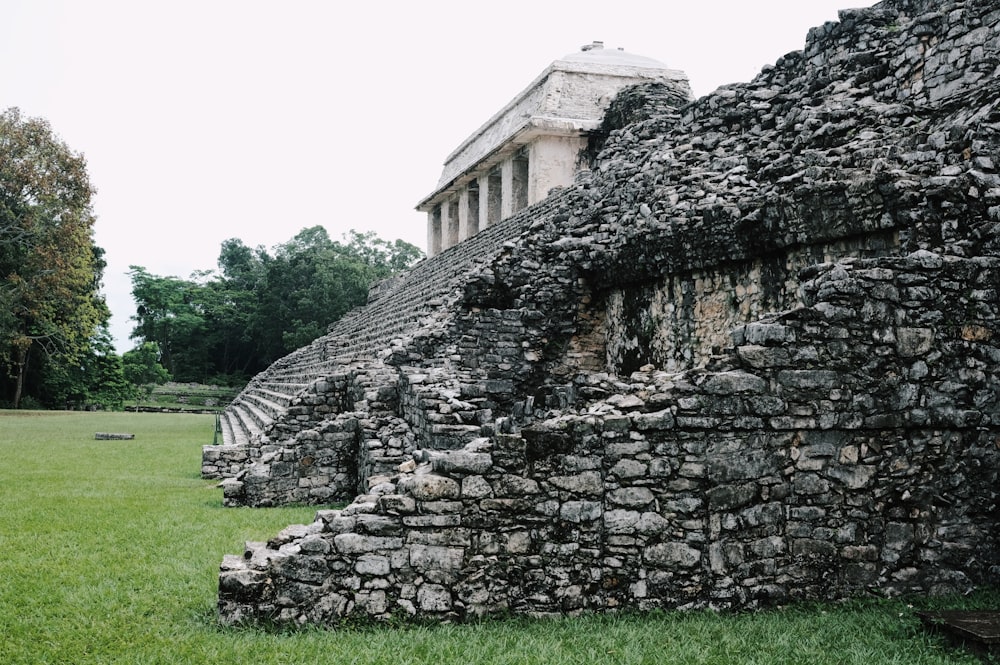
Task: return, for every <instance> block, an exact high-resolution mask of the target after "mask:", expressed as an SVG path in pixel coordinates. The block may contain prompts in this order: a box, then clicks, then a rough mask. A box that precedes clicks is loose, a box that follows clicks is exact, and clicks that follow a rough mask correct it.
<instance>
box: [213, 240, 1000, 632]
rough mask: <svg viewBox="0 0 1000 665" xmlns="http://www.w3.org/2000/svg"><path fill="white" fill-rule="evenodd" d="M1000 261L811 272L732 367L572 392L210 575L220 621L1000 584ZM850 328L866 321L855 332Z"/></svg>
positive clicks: (609, 382) (860, 264)
mask: <svg viewBox="0 0 1000 665" xmlns="http://www.w3.org/2000/svg"><path fill="white" fill-rule="evenodd" d="M998 288H1000V259H974V260H964V259H954V258H949V259H946V258H943V257H941V256H938V255H935V254H931V253H926V252H924V253H918V254H915V255H913V256H910V257H906V258H894V259H881V260H868V261H855V262H849V263H841V264H829V265H825V266H819V267H817V268H815V269H813V270H812V274H811V279H810V281H809V282H808V284H807V285H806V297H807V299H808V300H809V301H810V302H811V303H812V304H811V306H810V307H808V308H803V309H799V310H796V311H795V312H791V313H787V314H784V315H781V316H779V317H775V318H773V319H769V320H764V321H761V322H757V323H752V324H748V325H747V326H744V327H742V328H740V329H739V330H737V331H736V333H735V334H734V344H735V354H734V357H733V358H732V359H731V360H732V366H731V367H729V368H727V369H723V370H719V371H705V370H693V371H689V372H684V373H679V374H677V373H667V372H662V371H655V370H649V371H645V372H638V373H635V374H633V375H632V376H630V377H629V378H628V379H627V383H626V382H623V381H621V382H620V381H616V380H615V379H613V378H612V377H609V376H607V375H605V376H604V377H603V378H602V377H598V376H595V375H591V376H590V377H588V378H581V380H582V381H588V382H590V383H592V384H593V385H594V386H595V387H600V388H603V389H604V390H606V391H607V393H608V394H610V395H611V396H610V397H608V398H606V399H601V400H597V401H589V400H583V401H581V402H580V403H578V404H577V405H575V407H573V408H570V409H566V410H563V412H561V413H560V414H559V415H558V416H555V417H553V418H551V419H549V420H546V421H544V422H539V423H536V424H535V425H533V426H531V427H527V428H525V429H523V430H522V431H521V432H520V433H519V434H498V435H495V436H494V437H492V438H490V439H485V438H484V439H479V440H476V441H473V442H471V443H470V444H469V445H467V446H466V447H465V448H463V449H461V450H455V451H436V452H435V451H425V452H418V453H417V454H416V455H415V459H416V461H417V462H418V463H420V465H419V466H416V468H413V467H411V470H409V471H406V472H402V473H397V474H396V475H394V476H393V477H392V478H387V479H385V481H384V482H383V483H381V484H380V485H379V486H378V487H377V488H376V489H375V490H374V491H373V492H372V493H371V494H369V495H365V496H360V497H358V498H357V499H356V500H355V502H354V503H353V504H351V505H350V506H348V507H347V508H345V509H343V510H338V511H330V510H323V511H319V512H318V513H317V520H316V522H314V523H313V524H311V525H305V526H300V527H292V528H290V529H288V530H286V531H285V532H284V533H283V534H282V535H280V536H278V537H277V538H275V539H274V540H272V541H271V542H270V543H269V544H266V545H265V544H254V545H251V546H250V548H249V549H248V551H247V554H246V556H245V557H230V558H227V560H226V562H225V563H224V566H223V572H222V576H221V578H220V589H221V595H220V608H221V611H222V616H223V617H224V619H225V620H227V621H238V620H243V619H250V618H254V619H268V620H271V619H275V620H278V621H289V622H299V621H303V620H305V621H313V622H321V623H327V624H336V623H338V622H340V621H342V620H345V619H347V618H350V617H366V618H367V617H376V618H389V617H390V616H391V615H393V614H397V613H398V614H402V615H404V616H405V615H417V614H419V615H420V616H425V617H426V616H437V617H441V618H463V617H467V616H478V615H482V614H486V613H493V612H499V611H507V610H511V611H515V612H527V613H533V614H539V613H541V614H545V613H557V612H572V611H576V610H584V609H586V610H606V609H613V608H626V607H627V608H640V609H648V608H652V607H704V606H711V607H753V606H756V605H758V604H760V603H768V602H786V601H788V600H792V599H796V598H838V597H843V596H847V595H853V594H856V593H860V592H866V591H869V590H877V591H878V592H879V593H889V594H894V593H904V592H933V593H938V592H954V591H961V590H966V589H968V588H970V587H971V586H972V585H975V584H981V583H987V582H991V581H992V582H994V583H995V582H996V581H997V579H998V576H1000V540H998V537H1000V530H998V529H997V526H998V525H997V515H998V514H1000V513H998V511H997V505H996V502H997V491H996V487H997V481H998V480H1000V478H998V469H1000V463H998V462H1000V406H998V404H1000V402H998V397H1000V379H998V378H997V377H996V375H995V374H994V373H993V372H991V371H988V370H989V368H991V367H992V366H994V364H995V362H996V360H997V359H998V358H1000V346H998V342H1000V337H998V333H997V331H998V321H997V310H996V307H995V301H996V298H997V289H998ZM862 313H864V314H865V316H862Z"/></svg>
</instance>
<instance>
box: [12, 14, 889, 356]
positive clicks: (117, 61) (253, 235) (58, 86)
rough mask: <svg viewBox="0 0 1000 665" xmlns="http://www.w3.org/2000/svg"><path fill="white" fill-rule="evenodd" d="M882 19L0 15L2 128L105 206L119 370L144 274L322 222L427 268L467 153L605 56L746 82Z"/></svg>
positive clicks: (695, 77) (208, 261)
mask: <svg viewBox="0 0 1000 665" xmlns="http://www.w3.org/2000/svg"><path fill="white" fill-rule="evenodd" d="M872 4H874V2H873V1H872V0H755V1H749V0H683V1H679V0H660V1H659V2H649V0H603V1H600V2H598V1H596V0H551V1H546V0H532V1H530V2H529V1H527V0H503V1H501V2H468V1H467V0H464V1H458V0H456V1H450V0H423V1H422V2H402V1H401V2H378V1H377V0H369V1H367V2H360V1H358V2H339V1H335V0H283V1H282V2H277V1H272V2H263V1H257V0H169V1H156V0H0V8H2V19H0V109H2V108H7V107H10V106H17V107H20V108H21V110H22V112H23V113H24V114H26V115H28V116H40V117H43V118H45V119H47V120H48V121H49V122H50V123H51V125H52V127H53V129H54V130H55V132H56V133H57V134H58V135H59V136H61V137H62V138H63V140H65V141H66V143H67V144H69V146H70V147H71V148H72V149H73V150H75V151H78V152H82V153H83V154H84V155H85V156H86V158H87V163H88V167H89V173H90V176H91V180H92V182H93V184H94V185H95V187H96V188H97V190H98V193H97V197H96V198H95V200H94V208H95V212H96V214H97V216H98V221H97V226H96V236H95V238H96V242H97V244H98V245H99V246H100V247H103V248H104V249H105V250H106V252H107V255H106V258H107V261H108V268H107V271H106V274H105V280H104V283H105V293H106V295H107V297H108V302H109V304H110V306H111V310H112V314H113V318H112V322H111V326H112V333H113V334H114V335H115V338H116V343H117V346H118V350H119V351H125V350H127V349H129V348H131V347H132V345H133V343H132V341H130V340H129V339H128V336H129V333H130V332H131V329H132V325H133V323H132V322H131V321H130V320H129V317H130V316H131V315H132V314H134V305H133V303H132V300H131V296H130V294H129V291H130V282H129V279H128V277H127V275H126V272H127V271H128V267H129V265H139V266H143V267H145V268H146V269H147V270H149V271H150V272H152V273H154V274H158V275H176V276H179V277H185V278H186V277H189V276H190V275H191V273H192V272H194V271H195V270H212V269H215V268H216V259H217V257H218V253H219V247H220V244H221V243H222V241H224V240H226V239H227V238H234V237H235V238H240V239H242V240H243V242H244V243H246V244H247V245H250V246H257V245H263V246H265V247H267V248H270V247H273V246H274V245H276V244H278V243H282V242H284V241H286V240H289V239H290V238H291V237H292V236H294V235H295V234H296V233H297V232H298V231H299V230H301V229H302V228H304V227H307V226H313V225H316V224H322V225H324V226H325V227H326V228H327V229H328V230H329V232H330V235H331V237H332V238H334V239H339V238H340V237H341V235H342V234H343V233H345V232H347V231H348V230H349V229H356V230H358V231H369V230H371V231H375V232H376V233H378V234H379V235H380V236H381V237H383V238H385V239H387V240H393V239H396V238H402V239H403V240H406V241H408V242H411V243H413V244H415V245H418V246H419V247H421V248H422V249H426V231H425V218H424V215H422V214H420V213H417V212H415V211H414V206H415V205H416V203H417V202H418V201H419V200H420V199H422V198H423V197H424V196H426V195H427V194H429V193H430V192H431V191H432V189H433V188H434V186H435V184H436V183H437V180H438V176H439V175H440V172H441V166H442V163H443V161H444V159H445V157H447V155H448V154H449V153H450V152H451V151H452V149H453V148H455V147H456V146H457V145H458V144H459V143H460V142H461V141H462V140H463V139H464V138H465V137H466V136H468V135H469V134H470V133H472V132H473V131H474V130H475V129H477V128H478V127H479V126H480V125H481V124H482V123H483V122H484V121H485V120H487V119H488V118H489V117H490V116H491V115H492V114H493V113H494V112H495V111H497V110H499V109H500V107H502V106H503V105H504V104H506V103H507V102H508V101H509V100H510V99H511V98H512V97H514V96H515V95H516V94H517V93H518V92H520V91H521V90H522V89H523V88H524V87H525V86H526V85H528V83H530V82H531V81H532V80H533V79H534V78H535V77H536V76H537V75H538V74H540V73H541V72H542V70H543V69H545V67H547V66H548V65H549V63H551V62H552V61H553V60H556V59H558V58H560V57H562V56H564V55H566V54H568V53H572V52H575V51H577V50H579V47H580V46H581V45H583V44H588V43H590V42H592V41H594V40H601V41H604V43H605V45H606V46H607V47H608V48H617V47H622V48H624V49H625V50H627V51H629V52H632V53H635V54H638V55H644V56H648V57H651V58H655V59H657V60H660V61H662V62H664V63H666V64H667V65H668V66H669V67H671V68H674V69H680V70H683V71H685V72H686V73H687V74H688V76H689V78H690V80H691V87H692V89H693V90H694V93H695V95H696V96H702V95H705V94H708V93H709V92H711V91H712V90H714V89H715V88H717V87H718V86H720V85H723V84H726V83H733V82H739V81H749V80H750V79H752V78H753V77H754V76H755V75H756V74H757V73H758V72H759V71H760V69H761V67H762V66H764V65H766V64H771V63H773V62H774V61H775V60H777V59H778V58H779V57H781V56H782V55H784V54H785V53H787V52H789V51H793V50H797V49H800V48H802V47H803V45H804V43H805V38H806V33H807V32H808V29H809V28H810V27H813V26H818V25H822V24H823V23H824V22H826V21H831V20H836V18H837V10H838V9H844V8H849V7H863V6H870V5H872Z"/></svg>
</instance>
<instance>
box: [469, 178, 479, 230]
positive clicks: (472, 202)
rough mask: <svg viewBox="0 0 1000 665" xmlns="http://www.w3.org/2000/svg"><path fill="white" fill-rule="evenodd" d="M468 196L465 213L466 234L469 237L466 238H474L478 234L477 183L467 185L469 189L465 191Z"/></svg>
mask: <svg viewBox="0 0 1000 665" xmlns="http://www.w3.org/2000/svg"><path fill="white" fill-rule="evenodd" d="M466 194H467V195H468V201H467V203H466V211H467V212H468V232H469V235H468V236H466V237H470V236H474V235H476V234H477V233H479V229H480V224H479V219H480V218H479V182H478V181H475V180H474V181H472V182H470V183H469V187H468V189H467V190H466Z"/></svg>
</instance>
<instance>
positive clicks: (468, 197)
mask: <svg viewBox="0 0 1000 665" xmlns="http://www.w3.org/2000/svg"><path fill="white" fill-rule="evenodd" d="M650 81H656V82H661V83H665V84H668V85H670V86H671V87H673V88H675V89H676V91H677V93H678V95H679V97H681V98H683V99H684V100H690V99H691V88H690V86H689V84H688V79H687V76H686V75H685V74H684V73H683V72H680V71H678V70H674V69H669V68H668V67H667V66H666V65H664V64H663V63H661V62H658V61H656V60H653V59H651V58H646V57H643V56H638V55H634V54H631V53H628V52H626V51H624V50H621V49H606V48H604V45H603V43H602V42H593V43H592V44H588V45H586V46H584V47H582V48H581V49H580V51H579V52H578V53H573V54H570V55H567V56H566V57H564V58H561V59H559V60H556V61H555V62H553V63H552V64H551V65H549V66H548V67H547V68H546V69H545V71H543V72H542V73H541V74H540V75H539V76H538V77H537V78H536V79H535V80H534V81H533V82H532V83H531V84H530V85H529V86H528V87H527V88H525V89H524V90H523V91H522V92H521V93H520V94H519V95H517V96H516V97H515V98H514V99H513V100H511V101H510V102H509V103H508V104H507V105H506V106H505V107H504V108H502V109H501V110H500V111H499V112H498V113H497V114H496V115H494V116H493V117H492V118H490V119H489V120H488V121H487V122H486V124H484V125H483V126H482V127H480V128H479V129H478V130H477V131H476V132H475V133H473V134H472V135H471V136H470V137H469V138H467V139H466V140H465V141H464V142H462V144H461V145H459V146H458V148H456V149H455V151H454V152H452V153H451V154H450V155H449V156H448V158H447V160H446V161H445V164H444V170H443V171H442V173H441V178H440V180H439V181H438V184H437V187H436V188H435V189H434V191H433V192H431V194H429V195H428V196H427V197H426V198H424V199H423V200H422V201H420V203H418V204H417V210H419V211H421V212H425V213H427V255H428V256H434V255H435V254H438V253H440V252H442V251H443V250H445V249H448V248H449V247H452V246H454V245H456V244H458V243H459V242H461V241H463V240H465V239H466V238H468V237H470V236H472V235H474V234H476V233H478V232H479V231H480V230H481V229H484V228H486V227H488V226H491V225H492V224H495V223H496V222H498V221H500V220H501V219H506V218H507V217H510V216H511V215H513V214H514V213H516V212H518V211H519V210H521V209H523V208H525V207H527V206H529V205H532V204H533V203H537V202H538V201H541V200H542V199H544V198H545V197H546V196H548V194H549V192H550V191H551V190H552V189H553V188H556V187H565V186H567V185H569V184H571V183H572V182H573V179H574V177H575V175H576V174H577V172H579V171H580V170H581V168H584V167H585V166H586V165H585V161H586V160H585V157H584V155H585V152H586V148H587V141H588V135H589V133H590V132H592V131H593V130H595V129H597V128H598V127H599V126H600V124H601V121H602V119H603V117H604V112H605V110H606V109H607V107H608V105H609V104H610V103H611V100H612V98H614V96H615V95H616V94H617V93H618V92H619V91H620V90H622V89H623V88H625V87H627V86H629V85H633V84H636V83H644V82H650Z"/></svg>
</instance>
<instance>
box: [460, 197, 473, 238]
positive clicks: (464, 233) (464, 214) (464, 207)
mask: <svg viewBox="0 0 1000 665" xmlns="http://www.w3.org/2000/svg"><path fill="white" fill-rule="evenodd" d="M473 233H475V231H471V232H470V229H469V189H468V188H465V189H463V190H462V191H461V193H460V194H459V195H458V241H459V242H462V241H463V240H465V239H467V238H468V237H469V236H471V235H472V234H473Z"/></svg>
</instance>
